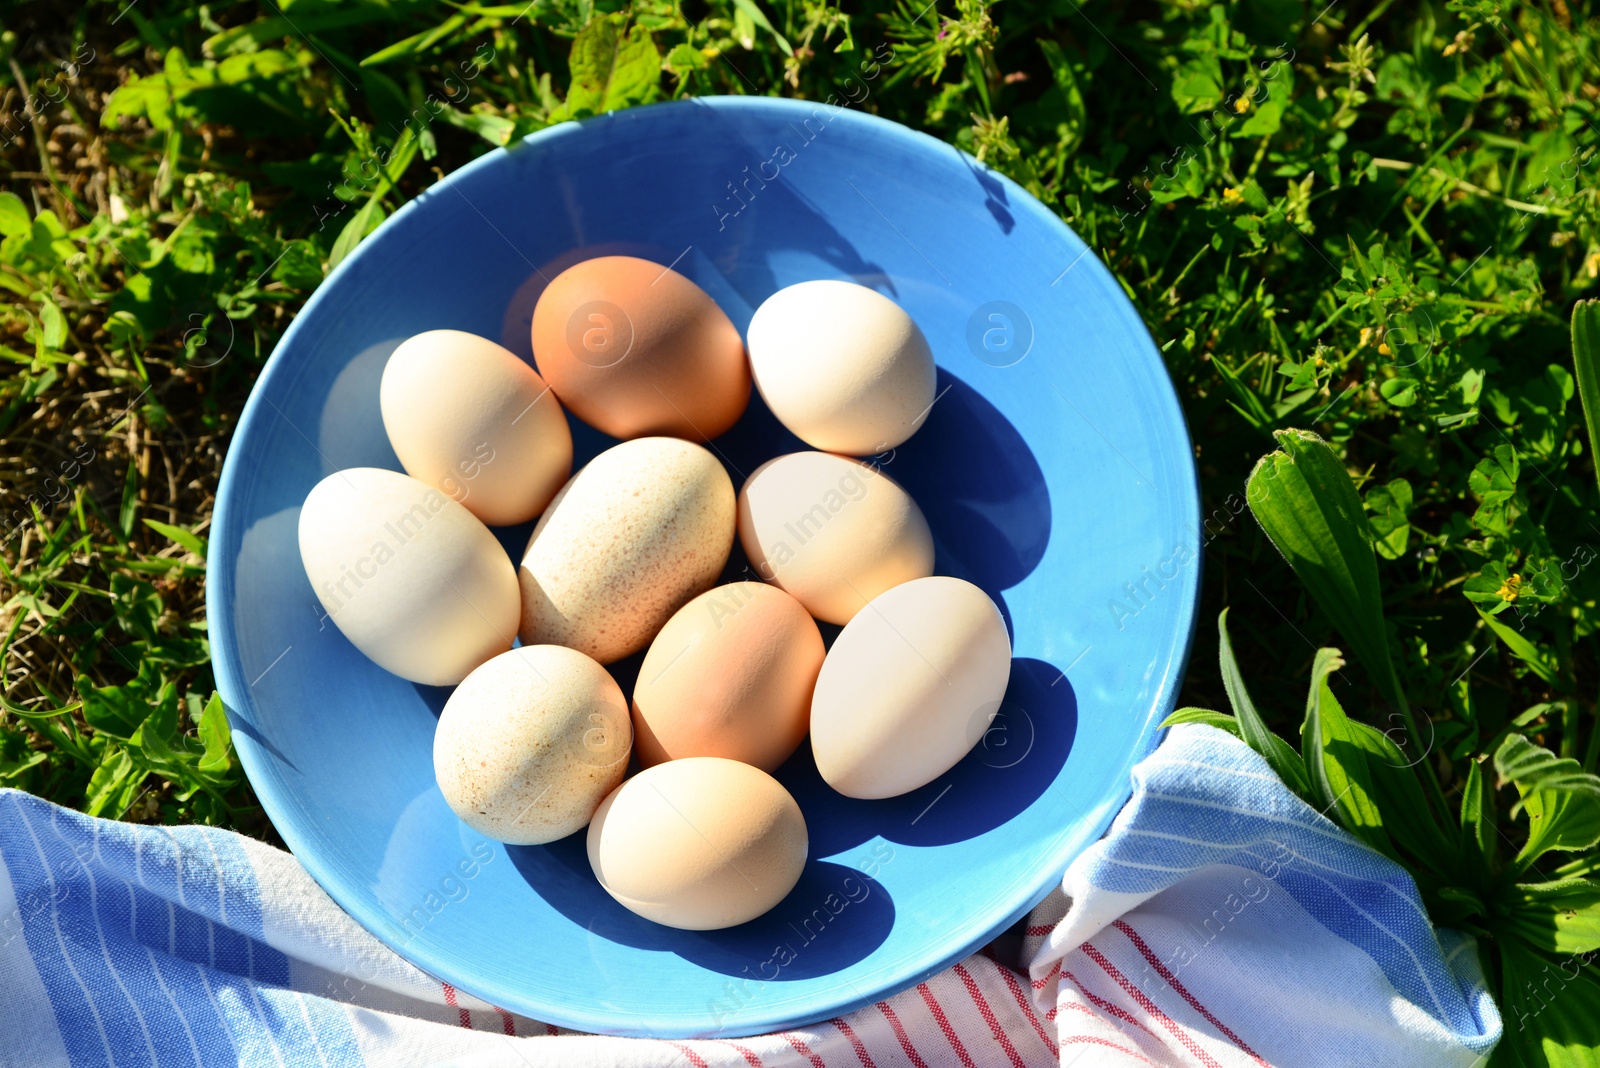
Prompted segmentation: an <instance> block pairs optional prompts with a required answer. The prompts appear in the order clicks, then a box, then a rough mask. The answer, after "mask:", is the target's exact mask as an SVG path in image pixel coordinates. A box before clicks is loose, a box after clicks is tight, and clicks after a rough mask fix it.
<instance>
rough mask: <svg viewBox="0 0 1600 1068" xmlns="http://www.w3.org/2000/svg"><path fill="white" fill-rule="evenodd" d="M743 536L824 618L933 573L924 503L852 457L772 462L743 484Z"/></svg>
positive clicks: (762, 566) (850, 612)
mask: <svg viewBox="0 0 1600 1068" xmlns="http://www.w3.org/2000/svg"><path fill="white" fill-rule="evenodd" d="M739 542H740V544H741V545H743V546H744V551H745V554H746V555H747V556H749V557H750V562H751V564H752V565H753V566H754V567H755V569H756V571H757V573H759V574H760V575H761V577H762V578H764V579H766V580H767V581H768V582H771V583H773V584H774V585H776V586H778V587H779V588H780V589H783V590H785V591H787V592H788V593H789V594H790V595H792V596H793V597H794V599H795V600H797V601H799V602H800V603H801V604H802V605H804V606H805V608H806V611H808V612H810V613H811V614H812V615H814V616H816V617H817V618H818V619H820V620H823V621H824V622H827V623H841V624H842V623H848V622H850V620H851V619H852V618H853V617H854V616H855V614H856V613H857V612H858V611H860V609H861V607H862V606H863V605H865V604H866V603H867V602H868V601H870V600H871V599H872V598H874V597H876V596H877V595H878V594H880V593H882V592H883V591H884V590H887V589H889V588H890V587H891V586H897V585H899V584H900V583H902V582H909V581H911V580H912V579H918V578H925V577H927V576H928V575H931V574H933V534H932V532H931V531H929V529H928V521H927V519H926V518H924V517H923V514H922V509H920V508H918V507H917V502H916V501H914V500H912V499H911V495H910V494H909V493H907V492H906V491H905V490H904V489H902V488H901V487H900V485H899V483H897V482H895V481H894V479H892V478H890V477H889V476H888V475H886V474H884V473H883V472H882V471H881V470H880V469H878V468H876V467H873V466H871V465H869V464H864V463H862V462H861V461H859V460H855V459H852V458H850V457H847V456H835V455H833V454H831V453H825V452H795V453H789V454H788V455H786V456H779V457H776V458H775V459H772V460H768V461H767V462H766V463H764V464H762V465H761V466H760V467H758V468H756V469H755V470H754V471H752V472H751V473H750V477H749V478H748V479H746V480H745V484H744V486H743V488H742V489H740V491H739Z"/></svg>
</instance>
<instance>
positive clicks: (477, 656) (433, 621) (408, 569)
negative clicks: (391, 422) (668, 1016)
mask: <svg viewBox="0 0 1600 1068" xmlns="http://www.w3.org/2000/svg"><path fill="white" fill-rule="evenodd" d="M299 534H300V559H301V561H302V562H303V563H304V564H305V568H306V575H307V576H308V577H309V578H310V579H311V587H312V589H313V590H315V591H316V594H317V599H318V600H319V601H321V602H322V607H323V610H324V611H326V612H327V613H328V618H330V619H332V620H333V622H334V624H335V625H336V626H338V628H339V630H340V631H341V632H342V633H343V634H344V636H345V637H346V638H349V639H350V641H351V643H352V644H354V645H355V647H356V648H357V649H360V650H361V651H362V652H363V653H365V654H366V655H367V656H369V657H370V658H372V659H373V660H374V661H376V662H377V664H378V666H380V667H382V668H384V669H386V670H388V671H392V672H394V673H395V674H396V675H399V676H400V677H401V678H404V679H409V680H411V681H412V682H420V683H425V684H427V685H429V686H449V685H453V684H455V683H457V682H460V681H461V680H462V679H464V678H466V676H467V673H468V672H469V671H471V670H472V669H473V668H475V667H477V666H478V665H479V664H481V663H483V662H484V661H485V660H488V659H489V658H490V657H492V656H494V655H496V654H498V653H503V652H505V651H506V650H507V649H510V648H511V642H512V639H513V638H515V637H516V634H517V605H518V593H517V571H516V568H515V567H514V566H513V565H512V563H511V560H510V559H509V558H508V557H507V556H506V552H505V550H504V549H502V548H501V547H500V543H499V542H498V541H496V540H495V537H494V535H493V534H491V533H490V532H489V528H488V527H486V526H484V525H483V524H482V523H481V522H479V521H478V519H477V517H475V516H474V515H473V514H472V513H471V512H469V511H467V510H466V509H465V508H463V507H462V506H461V505H459V504H457V503H456V502H455V501H453V500H451V499H450V498H449V497H446V496H445V495H444V494H443V493H441V492H439V491H438V490H436V489H434V488H433V487H432V486H429V485H426V484H425V483H422V482H419V481H417V480H416V479H414V478H411V477H410V476H409V475H402V474H400V473H399V472H398V471H385V470H382V469H380V468H376V467H352V468H348V469H346V470H344V471H336V472H334V473H333V474H331V475H329V476H328V477H327V478H325V479H323V480H322V481H321V482H319V483H317V484H316V486H315V487H314V488H313V489H312V490H311V493H310V494H309V495H308V496H307V497H306V501H305V505H304V506H303V507H302V508H301V510H300V530H299Z"/></svg>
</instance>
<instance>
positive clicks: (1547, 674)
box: [1478, 608, 1560, 684]
mask: <svg viewBox="0 0 1600 1068" xmlns="http://www.w3.org/2000/svg"><path fill="white" fill-rule="evenodd" d="M1478 615H1479V616H1480V617H1482V619H1483V621H1484V622H1485V623H1487V624H1488V625H1489V629H1490V630H1492V631H1494V635H1495V637H1497V638H1499V639H1500V640H1501V641H1503V642H1505V644H1506V648H1507V649H1510V650H1511V651H1512V652H1513V653H1515V654H1516V655H1517V658H1518V659H1519V660H1521V661H1522V662H1523V663H1525V664H1527V665H1528V667H1529V668H1531V669H1533V673H1534V674H1535V675H1537V676H1539V677H1540V678H1541V679H1543V680H1544V681H1545V682H1548V683H1552V684H1554V683H1556V682H1557V680H1558V674H1557V673H1558V671H1559V670H1560V669H1559V668H1558V667H1557V666H1556V661H1555V658H1554V657H1552V656H1550V655H1549V654H1547V653H1545V652H1544V651H1543V650H1541V649H1540V648H1539V647H1538V646H1537V645H1534V644H1533V643H1532V642H1530V641H1529V640H1528V639H1527V638H1524V637H1523V636H1522V633H1521V632H1520V631H1518V630H1517V629H1516V628H1515V627H1508V626H1506V625H1505V623H1503V622H1501V621H1500V620H1499V619H1496V618H1495V617H1494V616H1491V615H1490V614H1489V613H1487V612H1485V611H1484V610H1483V609H1481V608H1480V609H1478Z"/></svg>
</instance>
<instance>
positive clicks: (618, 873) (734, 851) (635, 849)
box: [589, 757, 809, 931]
mask: <svg viewBox="0 0 1600 1068" xmlns="http://www.w3.org/2000/svg"><path fill="white" fill-rule="evenodd" d="M808 847H809V842H808V837H807V834H806V822H805V818H804V817H803V816H802V815H801V814H800V806H799V805H797V804H795V800H794V798H793V797H791V796H790V795H789V791H787V790H785V789H784V788H783V787H782V786H781V785H780V784H779V783H778V780H776V779H774V778H773V777H772V776H770V775H768V774H767V773H766V772H764V771H761V770H760V769H758V768H753V767H751V766H750V765H748V764H741V763H739V762H738V761H736V760H725V759H723V758H721V757H687V758H685V759H683V760H669V761H667V762H666V763H665V764H657V765H656V766H655V767H653V768H646V769H645V770H644V771H641V772H640V773H639V774H637V775H635V776H634V777H633V778H631V779H629V780H628V781H627V782H625V783H623V784H622V785H621V786H620V787H618V788H617V790H616V791H615V792H614V793H612V795H611V796H610V797H608V798H606V799H605V801H604V802H602V803H601V805H600V808H599V810H598V811H596V812H595V814H594V820H593V822H591V823H590V824H589V865H590V867H592V868H593V869H594V874H595V878H597V879H599V880H600V885H601V886H603V887H604V888H605V891H606V893H608V894H610V895H611V896H612V897H613V898H615V899H616V900H617V901H618V902H620V903H621V904H622V905H623V907H625V908H627V909H629V910H630V911H632V912H635V913H637V914H638V915H640V916H643V917H644V918H645V919H647V920H654V921H655V922H656V923H660V924H665V925H666V926H668V927H677V928H681V929H683V930H688V931H710V930H716V929H718V928H722V927H732V926H734V925H735V924H740V923H744V922H746V921H748V920H753V919H755V918H756V917H757V916H759V915H761V914H762V913H763V912H766V911H767V910H768V909H770V908H772V907H773V906H774V905H776V904H777V903H778V902H780V901H782V900H783V899H784V897H785V896H787V895H788V893H789V891H790V890H793V889H794V886H795V883H797V882H799V881H800V872H801V869H803V868H804V867H805V863H806V851H807V849H808Z"/></svg>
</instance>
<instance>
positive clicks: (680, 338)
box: [533, 256, 750, 441]
mask: <svg viewBox="0 0 1600 1068" xmlns="http://www.w3.org/2000/svg"><path fill="white" fill-rule="evenodd" d="M533 356H534V360H535V361H536V362H537V363H538V365H539V373H540V374H541V375H543V376H544V379H545V381H546V382H548V383H549V384H550V388H551V389H553V390H555V394H556V396H557V397H559V398H560V399H561V403H562V404H563V405H564V406H566V407H567V408H568V409H570V410H571V411H572V412H573V414H575V415H576V416H577V417H578V418H579V419H582V420H583V421H584V422H586V423H588V424H589V425H590V426H592V427H595V428H597V429H599V430H603V431H605V432H606V433H607V434H610V435H612V436H613V437H618V438H637V437H644V436H646V435H653V434H669V435H671V436H673V437H679V438H687V439H689V440H690V441H708V440H710V439H711V438H714V437H716V436H717V435H718V434H721V433H722V432H723V431H725V430H727V429H728V428H729V427H731V426H732V425H733V424H734V423H736V422H737V421H738V419H739V416H741V415H742V414H744V409H745V405H746V404H748V403H749V401H750V364H749V362H748V361H747V360H746V359H745V353H744V342H743V341H741V340H740V338H739V331H738V330H737V329H736V328H735V327H734V325H733V322H732V320H730V319H729V318H728V317H727V315H726V314H724V313H723V311H722V309H721V308H719V307H717V304H716V302H715V301H713V300H712V299H711V298H710V297H709V296H707V295H706V292H705V290H703V289H701V288H700V287H699V286H697V285H695V284H694V283H693V282H691V281H689V279H687V278H685V277H684V276H683V275H681V274H679V273H678V272H676V271H674V270H672V269H671V268H669V267H663V266H662V265H661V264H659V263H652V262H650V261H649V260H641V259H637V258H636V257H633V256H598V257H596V258H595V259H592V260H584V261H583V262H582V263H577V264H574V265H573V266H571V267H568V268H567V269H566V270H565V271H562V272H561V273H560V274H558V275H556V277H555V279H554V280H553V281H551V283H550V285H549V286H548V287H546V289H545V291H544V293H543V294H542V295H541V296H540V297H539V303H538V304H537V305H535V306H534V309H533Z"/></svg>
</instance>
